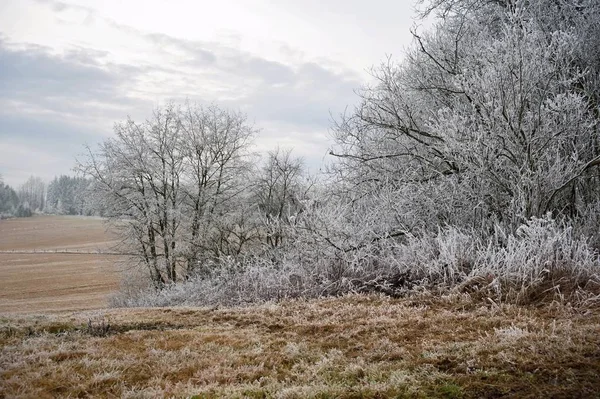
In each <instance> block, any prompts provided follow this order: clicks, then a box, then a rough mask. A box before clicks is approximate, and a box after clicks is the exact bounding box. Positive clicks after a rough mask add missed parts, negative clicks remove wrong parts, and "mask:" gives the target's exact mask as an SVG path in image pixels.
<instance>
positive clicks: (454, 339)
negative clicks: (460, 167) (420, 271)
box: [0, 217, 600, 398]
mask: <svg viewBox="0 0 600 399" xmlns="http://www.w3.org/2000/svg"><path fill="white" fill-rule="evenodd" d="M113 244H114V240H113V238H111V237H110V235H107V234H106V232H105V231H104V227H103V226H102V223H101V221H100V220H98V219H90V218H68V217H37V218H33V219H22V220H9V221H1V222H0V250H3V251H7V250H19V251H22V253H18V254H17V253H0V309H1V310H0V398H5V397H6V398H33V397H36V398H54V397H124V398H155V397H195V398H216V397H234V398H235V397H237V398H270V397H274V398H388V397H393V398H405V397H407V398H413V397H417V398H427V397H441V398H462V397H464V398H498V397H505V398H540V397H552V398H594V397H600V394H599V393H600V378H598V376H599V375H600V349H599V348H600V334H598V331H600V313H599V312H598V309H597V308H586V309H584V308H573V307H571V306H569V305H568V304H564V303H563V304H559V303H552V304H545V305H543V306H516V305H508V304H496V303H494V302H493V301H486V300H473V299H471V298H470V297H469V296H468V295H467V294H451V295H447V296H442V297H434V296H432V295H431V294H427V293H422V294H419V295H418V296H414V297H411V298H404V299H391V298H388V297H384V296H375V295H372V296H364V295H349V296H344V297H339V298H324V299H318V300H288V301H284V302H281V303H276V304H275V303H267V304H261V305H255V306H250V307H238V308H221V307H211V308H209V307H203V308H202V307H199V308H155V309H107V308H106V296H107V295H108V294H109V293H110V292H111V291H112V290H114V289H116V288H117V281H118V274H117V272H116V268H115V266H114V265H113V262H114V260H113V259H112V258H110V257H109V256H107V255H102V254H91V253H90V254H77V253H76V251H86V252H98V251H106V250H108V249H110V247H111V246H112V245H113ZM33 250H36V251H38V252H36V253H30V252H31V251H33ZM42 250H45V251H54V250H61V251H65V250H68V251H69V252H74V253H75V254H54V253H40V252H39V251H42Z"/></svg>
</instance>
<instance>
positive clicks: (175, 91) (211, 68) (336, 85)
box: [0, 0, 360, 184]
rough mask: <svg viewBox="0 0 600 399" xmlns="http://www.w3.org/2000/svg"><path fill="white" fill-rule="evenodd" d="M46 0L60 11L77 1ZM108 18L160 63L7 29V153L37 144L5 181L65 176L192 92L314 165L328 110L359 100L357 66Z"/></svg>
mask: <svg viewBox="0 0 600 399" xmlns="http://www.w3.org/2000/svg"><path fill="white" fill-rule="evenodd" d="M39 1H41V2H45V1H43V0H39ZM48 3H49V4H50V5H51V6H52V7H53V9H54V10H55V11H56V12H58V13H60V12H62V10H64V9H66V7H70V6H69V5H66V4H64V3H60V2H48ZM83 11H86V12H89V13H90V15H91V13H92V10H87V9H86V10H83ZM111 25H112V26H113V28H117V29H119V30H121V31H123V32H125V33H127V34H129V35H136V36H137V38H138V39H139V38H142V39H144V40H146V41H147V43H148V44H149V45H150V46H151V47H153V48H154V49H155V50H156V51H157V52H159V53H161V54H164V57H163V59H162V60H161V62H160V64H158V63H152V61H150V60H144V61H140V62H139V63H137V64H135V65H125V64H115V63H113V62H111V61H110V59H111V54H110V53H109V52H107V51H99V50H96V49H89V48H85V47H73V48H70V49H69V51H67V52H65V53H63V54H56V53H53V52H52V51H51V49H49V48H46V47H42V46H37V45H30V44H15V43H10V42H9V41H8V40H6V38H2V36H1V35H0V65H2V67H1V68H0V158H3V155H6V154H3V151H8V150H6V149H8V148H10V149H11V151H20V150H19V149H25V148H31V153H28V154H23V157H22V158H23V162H24V163H27V165H28V166H27V169H25V171H24V169H23V167H20V168H19V167H15V165H14V164H10V163H9V161H7V159H12V160H13V161H14V159H15V157H14V154H12V155H11V156H10V157H8V156H4V160H2V161H0V173H2V174H3V175H4V177H5V179H6V180H8V181H10V180H11V177H10V176H11V175H12V176H19V178H21V177H22V176H24V175H26V176H28V175H29V174H37V175H40V176H42V177H44V178H51V177H52V176H53V175H54V174H58V173H67V172H68V171H69V169H70V168H71V167H72V166H73V163H74V158H75V156H76V155H77V154H78V153H80V152H81V151H82V150H83V147H82V145H83V144H85V143H88V144H94V143H97V142H99V141H101V140H102V139H103V137H106V136H107V135H108V134H109V133H110V131H111V126H112V124H113V123H114V122H116V121H120V120H123V119H125V118H126V116H127V115H131V116H133V117H134V119H136V120H139V119H141V118H143V117H144V116H147V115H149V114H150V113H151V111H152V108H153V107H154V106H156V105H159V104H160V103H161V102H164V101H167V100H175V101H177V100H179V101H184V100H186V99H190V100H192V101H198V102H202V103H210V102H214V103H217V104H219V105H222V106H225V107H229V108H234V109H241V110H243V111H244V112H246V113H247V114H248V117H249V119H250V120H253V121H256V124H257V127H259V128H263V134H262V136H261V137H260V138H259V141H260V140H262V144H261V145H262V146H263V147H264V146H265V145H267V144H269V143H273V145H275V143H279V142H280V143H282V144H283V145H284V146H289V145H288V144H291V145H294V143H296V144H297V145H298V146H299V147H301V149H300V153H299V154H298V155H304V156H305V157H307V156H308V157H313V158H314V160H311V161H310V163H311V164H313V163H314V164H316V163H317V157H318V158H319V159H320V158H321V156H322V155H321V151H319V150H317V148H319V146H322V147H323V152H325V149H326V143H325V142H324V139H323V136H324V134H325V133H326V131H327V128H328V126H329V124H330V122H329V118H330V112H333V113H334V114H335V113H336V112H337V111H341V110H342V109H343V108H344V107H345V106H346V105H348V104H349V103H350V102H352V101H354V100H355V97H354V95H353V89H355V88H357V87H358V86H359V85H360V79H359V77H358V76H356V75H355V74H353V73H352V72H348V71H344V70H343V69H340V68H336V70H333V69H330V68H328V67H327V66H326V65H325V64H317V63H314V62H313V63H310V62H308V63H299V64H294V65H289V64H284V63H281V62H277V61H274V60H269V59H266V58H263V57H259V56H256V55H254V54H250V53H248V52H244V51H240V50H238V49H234V48H230V47H227V46H224V45H222V44H219V43H214V42H202V41H191V40H184V39H178V38H175V37H172V36H169V35H165V34H160V33H145V32H140V31H138V30H135V29H133V28H130V27H127V26H120V25H118V24H116V23H114V22H112V23H111ZM288 50H289V51H293V49H288ZM140 82H143V84H141V83H140ZM205 87H211V88H213V89H212V91H211V90H208V89H205ZM214 88H216V89H214ZM157 102H158V103H157ZM3 147H4V148H5V150H3ZM302 150H304V151H306V152H307V153H305V154H303V153H302ZM42 153H43V154H46V156H45V157H41V156H39V154H42ZM32 154H34V155H32ZM35 154H37V155H35ZM13 161H11V162H13ZM48 176H49V177H48ZM14 179H15V178H14V177H13V181H14ZM12 184H15V183H14V182H13V183H12Z"/></svg>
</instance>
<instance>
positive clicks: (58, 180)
mask: <svg viewBox="0 0 600 399" xmlns="http://www.w3.org/2000/svg"><path fill="white" fill-rule="evenodd" d="M89 185H90V181H89V180H88V179H86V178H83V177H71V176H65V175H61V176H59V177H55V178H54V179H53V180H52V181H51V182H50V183H49V184H48V190H47V191H48V192H47V196H46V212H49V213H55V214H59V215H91V214H93V213H94V209H93V204H92V203H91V201H88V198H87V189H88V186H89Z"/></svg>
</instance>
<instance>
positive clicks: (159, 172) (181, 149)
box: [79, 104, 254, 288]
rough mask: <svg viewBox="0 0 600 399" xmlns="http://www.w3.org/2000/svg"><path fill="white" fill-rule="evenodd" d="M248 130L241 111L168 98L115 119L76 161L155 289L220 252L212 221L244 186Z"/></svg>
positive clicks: (230, 206)
mask: <svg viewBox="0 0 600 399" xmlns="http://www.w3.org/2000/svg"><path fill="white" fill-rule="evenodd" d="M253 133H254V130H253V129H252V128H250V127H248V126H247V125H246V124H245V117H244V116H243V115H241V114H237V113H233V112H229V111H224V110H220V109H219V108H217V107H215V106H212V107H209V108H202V107H198V106H194V105H191V104H187V105H186V107H185V108H181V107H177V106H175V105H172V104H171V105H167V106H166V107H164V108H161V109H157V110H156V111H155V112H154V113H153V116H152V118H150V119H149V120H147V121H146V122H145V123H142V124H138V123H136V122H134V121H133V120H131V119H129V120H127V121H126V122H123V123H119V124H116V125H115V135H116V137H115V138H111V139H108V140H106V141H105V142H104V143H102V144H101V145H100V147H99V150H98V151H96V152H93V151H91V150H90V149H88V156H87V158H86V159H85V160H83V161H81V162H79V169H80V170H81V171H83V172H84V173H86V174H87V175H88V176H90V177H91V178H92V180H93V182H94V183H93V189H94V191H95V193H96V194H97V196H98V198H100V200H101V202H102V203H103V207H104V208H105V209H106V216H108V217H109V218H110V220H111V221H112V222H113V225H114V226H116V227H118V228H120V230H121V232H122V238H123V243H124V244H125V247H124V249H125V251H126V252H128V253H131V254H133V255H134V256H135V258H136V259H138V261H139V262H140V263H141V264H143V265H145V266H146V268H147V270H148V271H149V275H150V278H151V280H152V282H153V283H154V285H155V286H156V287H157V288H160V287H163V286H164V285H165V284H169V283H174V282H177V281H178V280H180V279H181V278H185V277H187V276H188V275H189V274H191V273H193V272H194V269H195V268H196V266H197V263H198V262H199V260H200V258H201V255H202V254H203V253H205V252H206V251H212V253H213V254H217V255H218V254H219V249H215V248H214V246H215V245H216V244H215V239H214V237H215V236H216V235H218V234H219V233H220V232H219V230H218V228H217V227H218V224H217V223H216V222H217V221H218V220H219V218H221V217H222V216H223V215H225V214H228V213H230V212H233V211H234V209H233V206H234V204H235V200H236V199H237V197H238V196H239V195H240V193H242V192H243V191H244V184H243V182H244V179H243V178H242V175H241V174H240V171H241V170H242V169H243V167H244V162H245V157H246V156H247V148H248V146H249V144H250V139H251V137H252V134H253ZM221 248H222V246H221ZM180 274H182V275H180Z"/></svg>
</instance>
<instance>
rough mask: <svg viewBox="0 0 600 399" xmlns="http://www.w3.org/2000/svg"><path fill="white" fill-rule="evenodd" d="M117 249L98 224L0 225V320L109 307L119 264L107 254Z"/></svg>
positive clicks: (88, 220)
mask: <svg viewBox="0 0 600 399" xmlns="http://www.w3.org/2000/svg"><path fill="white" fill-rule="evenodd" d="M116 243H117V241H116V239H115V237H114V236H112V235H111V234H110V233H108V232H107V231H106V229H105V226H104V224H103V221H102V219H100V218H93V217H76V216H35V217H32V218H18V219H9V220H0V314H9V313H25V312H37V313H40V312H49V311H68V310H70V311H73V310H85V309H98V308H104V307H106V306H107V298H108V295H109V294H110V293H111V292H113V291H114V290H116V289H118V281H119V273H118V267H117V266H116V265H117V264H118V263H119V261H120V260H121V258H119V257H115V256H112V255H108V254H106V253H105V252H110V250H111V248H112V247H114V245H115V244H116Z"/></svg>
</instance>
